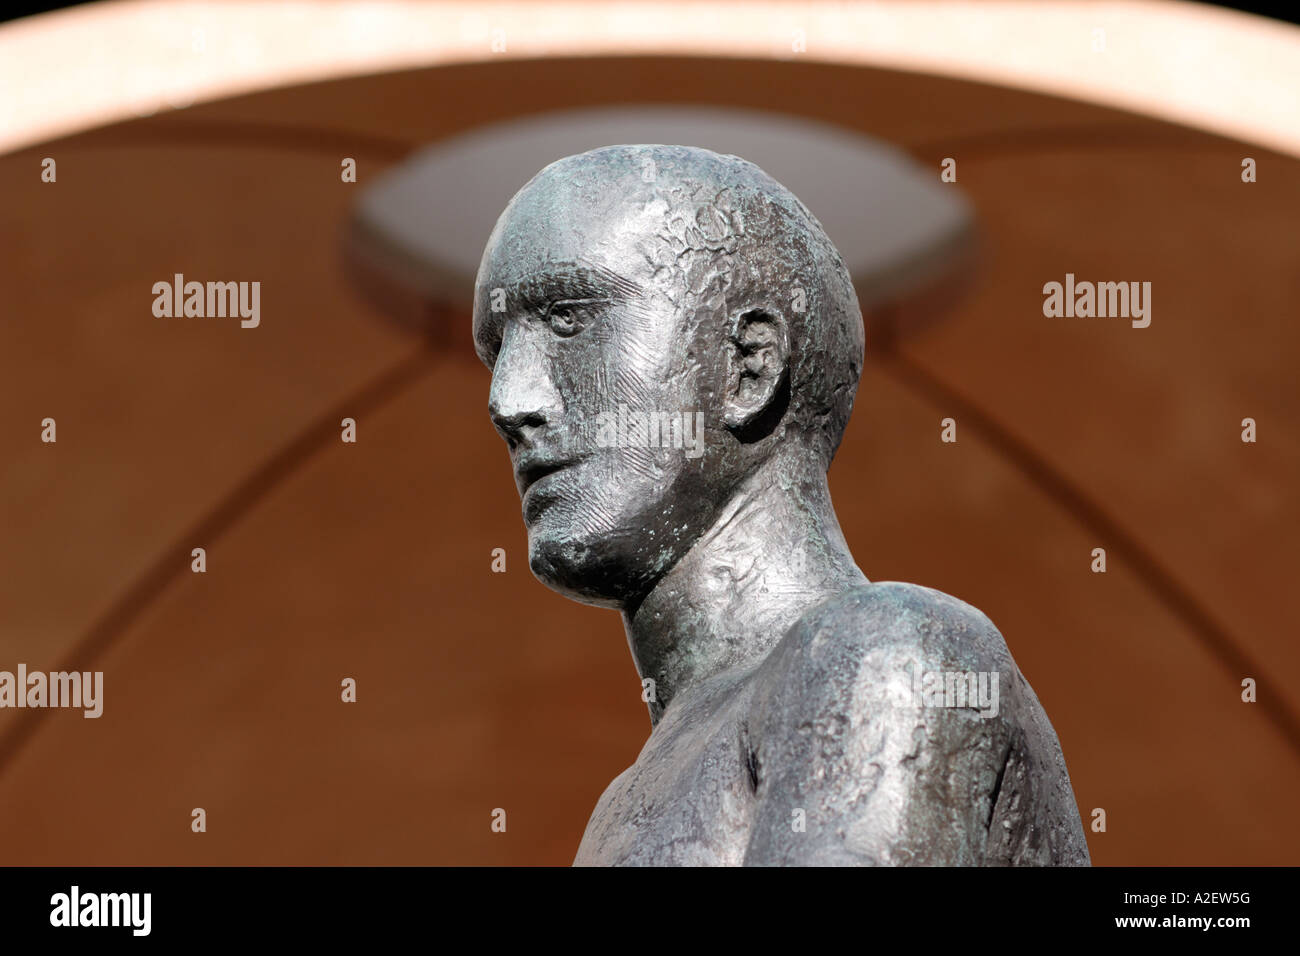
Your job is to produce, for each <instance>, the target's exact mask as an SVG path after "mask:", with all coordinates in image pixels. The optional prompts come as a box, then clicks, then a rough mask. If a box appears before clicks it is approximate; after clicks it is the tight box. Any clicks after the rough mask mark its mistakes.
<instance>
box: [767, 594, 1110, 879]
mask: <svg viewBox="0 0 1300 956" xmlns="http://www.w3.org/2000/svg"><path fill="white" fill-rule="evenodd" d="M752 687H753V697H752V698H751V699H750V706H749V709H748V724H747V731H748V734H749V740H750V746H751V749H752V752H753V754H754V762H755V764H756V765H757V767H758V773H757V777H758V783H757V790H758V793H759V795H760V797H762V798H763V799H762V810H761V812H760V814H759V818H758V820H757V822H756V825H755V828H754V832H753V835H752V838H751V842H750V845H749V847H748V850H747V855H746V860H747V861H748V862H754V863H773V862H776V863H790V862H812V863H819V864H820V863H861V862H872V863H878V864H880V863H884V864H899V863H926V864H963V865H971V864H974V865H984V864H991V863H1001V864H1007V863H1010V864H1033V865H1047V864H1060V863H1084V864H1086V863H1087V859H1088V857H1087V848H1086V843H1085V842H1084V839H1083V834H1082V829H1081V826H1080V822H1079V818H1078V812H1077V808H1076V806H1075V804H1074V799H1073V794H1072V792H1071V789H1070V784H1069V776H1068V774H1067V773H1066V770H1065V764H1064V760H1063V758H1062V756H1061V752H1060V745H1059V743H1058V741H1057V739H1056V735H1055V732H1054V731H1053V730H1052V728H1051V725H1050V723H1048V721H1047V718H1046V715H1045V714H1043V712H1042V708H1041V706H1040V705H1039V704H1038V700H1037V698H1036V697H1035V696H1034V692H1033V690H1032V688H1030V687H1029V684H1028V683H1027V682H1026V681H1025V679H1024V677H1023V676H1022V675H1021V674H1020V671H1019V669H1018V668H1017V667H1016V664H1015V661H1014V660H1013V659H1012V657H1011V654H1010V652H1009V651H1008V649H1007V645H1006V642H1005V641H1004V640H1003V638H1002V635H1001V634H1000V633H998V630H997V628H995V627H994V626H993V623H992V622H991V621H990V620H989V619H988V618H987V617H986V616H985V615H984V614H983V613H981V612H980V611H978V610H977V609H975V608H973V607H971V606H970V605H969V604H966V603H965V602H963V601H960V600H958V599H957V598H954V597H951V596H950V595H947V594H943V593H942V592H939V591H935V590H932V589H930V588H925V587H918V586H916V585H912V584H898V583H892V582H890V583H882V584H868V585H863V586H861V587H855V588H852V589H850V590H848V591H846V592H844V593H842V594H839V595H836V596H835V597H834V598H831V599H829V600H827V601H825V602H823V603H822V604H820V605H818V606H817V607H814V608H811V609H810V610H808V611H807V612H806V613H805V614H804V615H803V616H802V617H801V618H800V620H799V621H798V622H797V623H796V624H795V625H794V626H793V627H792V628H790V630H789V631H788V632H787V634H786V635H785V636H784V638H783V639H782V640H781V641H780V643H778V644H777V646H776V647H775V648H774V649H773V651H772V653H771V654H770V655H769V656H768V658H767V659H766V660H765V661H764V662H763V664H762V665H761V666H760V668H759V670H758V671H756V672H755V674H754V680H753V684H752ZM792 813H799V814H803V816H801V817H799V818H798V819H800V820H802V821H804V826H805V827H806V832H794V831H792V829H791V822H790V821H791V815H792Z"/></svg>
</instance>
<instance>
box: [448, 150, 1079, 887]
mask: <svg viewBox="0 0 1300 956" xmlns="http://www.w3.org/2000/svg"><path fill="white" fill-rule="evenodd" d="M474 338H475V345H476V349H477V351H478V353H479V356H480V357H481V358H482V360H483V361H484V363H485V364H486V365H487V366H488V367H489V368H490V369H491V370H492V373H493V374H492V387H491V393H490V398H489V411H490V414H491V417H492V420H493V422H494V424H495V426H496V428H497V430H498V431H499V432H500V433H501V435H502V436H503V437H504V438H505V440H506V442H507V445H508V446H509V450H510V457H511V461H512V463H513V466H514V470H515V476H516V482H517V486H518V488H519V492H520V496H521V499H522V510H523V517H524V522H525V524H526V526H527V529H528V538H529V564H530V567H531V568H532V570H533V572H534V573H535V574H536V575H537V577H538V578H539V579H541V580H542V581H543V582H544V583H546V584H547V585H548V586H550V587H551V588H553V589H554V590H556V591H558V592H560V593H562V594H565V595H567V596H569V597H571V598H573V599H575V600H578V601H582V602H585V603H589V604H594V605H599V606H603V607H614V608H618V609H620V610H621V612H622V615H623V619H624V623H625V626H626V630H627V635H628V642H629V646H630V647H631V650H632V655H633V659H634V661H635V663H636V666H637V670H638V672H639V673H640V675H641V677H642V678H643V681H644V684H645V687H646V689H647V700H648V702H649V706H650V717H651V722H652V725H653V730H652V733H651V735H650V738H649V740H648V741H647V743H646V745H645V747H644V749H643V750H642V752H641V754H640V756H639V757H638V758H637V760H636V762H635V763H634V764H633V766H632V767H630V768H628V770H626V771H625V772H624V773H623V774H621V775H620V776H619V777H618V778H617V779H615V780H614V782H613V783H611V784H610V786H609V787H608V789H607V790H606V791H605V793H604V794H603V795H602V797H601V798H600V801H599V803H598V805H597V807H596V810H595V812H594V813H593V815H592V817H591V820H590V822H589V823H588V826H587V830H586V833H585V835H584V837H583V840H582V844H581V846H580V848H579V850H578V854H577V858H576V860H575V862H576V863H579V864H883V865H896V864H954V865H997V864H1013V865H1086V864H1087V863H1088V861H1089V858H1088V851H1087V845H1086V843H1085V841H1084V837H1083V830H1082V826H1081V823H1080V819H1079V815H1078V810H1077V807H1076V805H1075V802H1074V795H1073V792H1072V790H1071V787H1070V782H1069V777H1068V774H1067V772H1066V768H1065V762H1064V759H1063V757H1062V755H1061V750H1060V745H1059V743H1058V741H1057V737H1056V734H1055V732H1054V731H1053V729H1052V727H1051V724H1050V723H1049V722H1048V720H1047V717H1046V715H1045V713H1044V712H1043V709H1042V707H1041V706H1040V705H1039V703H1038V700H1037V698H1036V697H1035V695H1034V692H1033V690H1032V689H1031V688H1030V686H1029V684H1028V682H1026V681H1025V679H1024V677H1023V676H1021V674H1020V672H1019V670H1018V669H1017V668H1016V665H1015V663H1014V661H1013V660H1012V658H1011V655H1010V653H1009V652H1008V650H1007V647H1006V644H1005V642H1004V641H1003V639H1002V636H1001V635H1000V634H999V633H998V631H997V630H996V629H995V628H994V627H993V625H992V624H991V623H990V622H989V621H988V619H987V618H986V617H984V615H982V614H981V613H980V612H979V611H977V610H975V609H974V608H972V607H970V606H969V605H966V604H964V603H962V602H960V601H958V600H956V599H955V598H952V597H949V596H948V595H945V594H942V593H940V592H937V591H933V590H930V589H927V588H922V587H918V586H915V585H909V584H898V583H880V584H877V583H871V582H869V581H868V580H867V579H866V577H865V576H864V575H863V574H862V572H861V571H860V570H859V569H858V568H857V566H856V564H855V563H854V561H853V557H852V555H851V554H850V552H849V548H848V545H847V544H846V542H845V540H844V536H843V534H842V533H841V531H840V527H839V524H838V522H837V520H836V518H835V512H834V510H833V508H832V505H831V500H830V494H829V491H828V488H827V483H826V471H827V468H828V467H829V465H830V462H831V459H832V457H833V456H834V453H835V450H836V448H837V447H838V445H839V442H840V438H841V437H842V435H843V432H844V428H845V426H846V424H847V422H848V418H849V414H850V411H851V409H852V406H853V399H854V395H855V392H856V389H857V383H858V378H859V375H860V373H861V370H862V356H863V331H862V318H861V313H860V310H859V307H858V301H857V297H856V294H855V293H854V290H853V285H852V282H851V280H850V278H849V275H848V271H847V269H846V268H845V266H844V263H843V261H842V259H841V257H840V255H839V253H838V252H837V251H836V249H835V248H834V246H833V245H832V244H831V242H830V240H829V239H828V238H827V237H826V235H825V233H824V231H823V230H822V228H821V226H820V224H819V223H818V222H817V220H816V219H815V218H814V217H813V216H812V214H811V213H809V212H808V210H807V209H806V208H804V206H803V204H802V203H800V202H799V200H798V199H797V198H795V197H794V196H793V195H792V194H791V193H790V192H789V191H788V190H786V189H785V188H784V187H782V186H781V185H780V184H779V183H777V182H776V181H775V180H773V179H771V178H770V177H769V176H767V175H766V174H765V173H764V172H763V171H762V170H760V169H759V168H758V167H757V166H755V165H753V164H752V163H749V162H746V161H745V160H743V159H740V158H738V157H735V156H722V155H719V154H716V153H712V152H709V151H708V150H703V149H697V148H692V147H682V146H657V145H630V146H612V147H606V148H604V149H598V150H593V151H591V152H587V153H583V154H581V155H578V156H571V157H568V158H566V159H563V160H560V161H558V162H556V163H553V164H551V165H550V166H548V167H546V168H545V169H544V170H542V171H541V172H540V173H538V174H537V175H536V176H535V177H534V178H533V179H532V180H531V181H530V182H529V183H528V184H527V185H525V186H524V187H523V189H521V190H520V191H519V193H518V194H516V196H515V197H514V199H512V200H511V202H510V204H509V205H508V206H507V208H506V210H505V211H504V212H503V213H502V215H501V217H500V219H499V220H498V222H497V225H496V228H495V229H494V230H493V233H492V236H491V238H490V239H489V241H488V244H487V248H486V250H485V252H484V254H483V260H482V264H481V266H480V270H479V275H478V280H477V283H476V288H475V297H474Z"/></svg>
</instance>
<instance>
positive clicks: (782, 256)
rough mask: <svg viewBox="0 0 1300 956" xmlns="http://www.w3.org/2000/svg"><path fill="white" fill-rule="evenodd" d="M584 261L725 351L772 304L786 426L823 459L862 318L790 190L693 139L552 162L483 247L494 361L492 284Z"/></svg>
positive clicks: (479, 291) (484, 354)
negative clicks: (784, 371)
mask: <svg viewBox="0 0 1300 956" xmlns="http://www.w3.org/2000/svg"><path fill="white" fill-rule="evenodd" d="M524 223H527V227H526V228H525V227H523V224H524ZM578 258H582V259H585V260H588V261H589V264H590V265H601V266H606V267H608V268H609V269H610V271H611V272H613V273H616V275H617V276H618V278H619V279H621V280H623V284H624V285H626V286H627V287H628V289H629V290H630V289H631V288H633V287H635V288H636V290H637V291H638V292H641V291H644V292H647V293H650V292H653V293H654V294H655V295H658V296H662V297H663V298H664V299H665V300H666V301H667V302H668V303H669V304H670V305H671V307H672V308H674V309H676V310H678V311H679V312H680V313H681V315H682V317H683V318H684V319H685V320H686V322H685V324H686V326H687V328H688V330H689V331H691V332H693V333H697V334H707V333H708V331H709V330H710V329H712V330H713V331H714V333H715V342H716V345H717V347H718V348H719V349H721V348H722V347H723V346H724V344H725V342H726V340H727V339H728V338H733V339H734V338H735V336H736V333H737V331H738V329H737V326H738V325H739V324H740V323H739V320H740V316H741V315H742V314H743V313H744V312H745V311H746V310H748V311H754V310H760V311H761V310H767V311H768V312H770V313H771V316H772V318H774V319H777V320H778V321H779V322H780V323H781V324H782V325H783V326H784V328H785V335H786V336H787V338H788V345H789V356H788V387H789V393H790V394H789V399H790V402H789V408H788V412H789V414H790V416H791V422H792V423H797V425H798V426H799V430H800V431H801V432H802V433H803V434H804V436H805V437H806V438H807V439H808V440H809V443H810V445H811V446H812V447H813V448H814V449H815V450H816V451H817V452H819V454H820V456H821V458H822V461H823V465H824V466H827V465H829V463H830V460H831V458H832V457H833V455H834V453H835V449H836V448H837V447H838V446H839V442H840V439H841V437H842V436H843V433H844V428H845V426H846V425H847V423H848V418H849V414H850V412H851V410H852V407H853V398H854V395H855V393H856V391H857V385H858V379H859V376H860V374H861V370H862V353H863V329H862V315H861V311H860V309H859V307H858V300H857V296H856V294H855V293H854V290H853V283H852V280H851V279H850V277H849V274H848V270H847V269H846V267H845V265H844V261H843V259H841V257H840V254H839V252H838V251H837V250H836V249H835V247H834V245H832V244H831V241H830V239H829V238H828V237H827V236H826V233H825V231H824V230H823V229H822V226H821V224H820V223H819V222H818V221H817V219H816V218H815V217H814V216H813V215H812V214H811V213H810V212H809V211H808V209H807V208H806V207H805V206H804V205H803V203H801V202H800V201H799V199H798V198H796V197H795V196H794V194H793V193H791V192H790V191H789V190H788V189H786V188H785V187H784V186H782V185H781V184H780V183H778V182H777V181H776V180H774V179H773V178H772V177H770V176H769V175H767V174H766V173H765V172H763V170H761V169H759V168H758V167H757V166H756V165H754V164H753V163H751V162H749V161H747V160H744V159H741V158H740V157H738V156H727V155H721V154H718V153H714V152H712V151H710V150H706V149H700V148H698V147H689V146H662V145H628V146H608V147H604V148H601V149H596V150H592V151H590V152H587V153H581V154H578V155H575V156H570V157H567V158H565V159H561V160H558V161H557V162H554V163H552V164H551V165H549V166H547V167H546V168H545V169H543V170H542V171H541V172H539V173H538V174H537V175H536V176H534V177H533V178H532V180H530V181H529V182H528V183H527V184H526V185H525V186H524V187H523V188H522V189H521V190H520V191H519V192H518V193H517V194H516V196H515V197H514V199H512V200H511V202H510V204H509V206H507V208H506V210H505V212H504V213H503V214H502V215H501V217H500V219H499V220H498V222H497V226H496V229H495V230H494V231H493V234H492V237H491V239H490V240H489V242H488V246H487V250H486V252H485V254H484V258H483V263H482V266H481V268H480V272H479V279H478V286H477V288H476V295H475V312H474V316H475V318H474V325H475V342H476V347H477V349H478V353H479V356H480V358H482V360H483V361H484V362H485V363H486V364H487V365H488V367H489V368H491V367H492V364H493V362H494V361H495V357H496V353H497V349H498V348H499V343H500V335H501V329H502V328H503V324H502V323H503V320H504V318H505V316H506V314H507V313H502V312H496V313H494V312H492V311H491V302H490V292H491V287H490V286H488V287H485V282H488V283H490V282H491V281H494V280H492V279H491V277H492V276H497V277H501V276H503V275H504V274H507V273H514V274H518V275H519V276H520V277H523V278H526V277H528V276H538V275H543V274H545V273H546V272H547V270H548V269H550V268H552V267H553V266H554V265H555V263H556V262H557V261H559V260H576V259H578ZM507 264H508V268H499V267H501V266H506V265H507ZM576 264H577V263H576V262H575V265H576ZM497 288H502V287H500V286H498V287H497ZM504 291H505V292H506V293H507V294H509V293H510V292H511V291H512V290H510V289H504ZM515 291H518V292H520V293H523V294H522V295H520V296H517V297H516V298H517V299H520V300H522V299H523V298H526V293H527V292H528V291H530V290H528V289H527V287H526V285H525V287H522V288H520V289H518V290H515ZM519 304H523V303H522V301H521V302H520V303H519ZM507 312H508V310H507ZM716 333H721V334H716ZM694 337H695V336H694V335H692V338H694ZM701 346H702V347H704V348H707V342H702V343H701ZM696 358H697V360H705V356H704V355H703V354H697V356H696Z"/></svg>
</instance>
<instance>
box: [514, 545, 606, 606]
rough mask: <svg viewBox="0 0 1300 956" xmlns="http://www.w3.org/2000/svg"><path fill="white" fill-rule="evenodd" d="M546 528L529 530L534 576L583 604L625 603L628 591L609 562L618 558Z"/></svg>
mask: <svg viewBox="0 0 1300 956" xmlns="http://www.w3.org/2000/svg"><path fill="white" fill-rule="evenodd" d="M547 531H548V529H544V528H539V527H533V528H530V529H529V531H528V567H529V570H531V571H532V572H533V576H534V577H536V578H537V580H539V581H541V582H542V583H543V584H545V585H546V586H547V587H548V588H550V589H551V590H552V591H555V592H556V593H557V594H562V595H563V596H564V597H566V598H569V599H570V600H572V601H578V602H580V603H582V604H590V605H593V606H595V607H609V608H622V607H623V606H624V605H625V604H626V603H627V600H628V593H627V591H626V589H625V587H620V586H619V583H618V581H619V577H620V575H619V574H618V573H617V572H616V571H615V569H614V567H613V566H611V565H615V564H616V563H617V562H612V561H610V559H609V557H608V556H604V557H602V556H601V555H600V554H598V553H597V550H596V549H595V548H593V547H589V546H587V545H585V544H583V543H581V542H579V541H576V540H574V539H573V538H572V537H568V536H563V537H562V536H557V535H553V534H548V533H547Z"/></svg>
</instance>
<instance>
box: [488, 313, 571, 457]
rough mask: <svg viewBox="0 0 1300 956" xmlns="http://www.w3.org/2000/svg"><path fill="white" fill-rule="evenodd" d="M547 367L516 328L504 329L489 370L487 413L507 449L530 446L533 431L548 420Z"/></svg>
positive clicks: (550, 402) (551, 399)
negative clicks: (489, 387)
mask: <svg viewBox="0 0 1300 956" xmlns="http://www.w3.org/2000/svg"><path fill="white" fill-rule="evenodd" d="M548 369H549V363H547V362H546V361H545V357H544V356H543V355H539V354H537V351H536V350H535V349H533V348H531V347H530V346H529V344H528V342H527V341H526V339H525V337H524V336H522V335H520V334H518V329H517V327H512V328H507V330H506V334H505V337H504V340H503V341H502V343H501V351H500V352H499V353H498V355H497V360H496V365H495V366H494V367H493V369H492V390H491V392H490V394H489V396H488V415H489V416H491V418H492V424H493V425H494V426H495V427H496V430H497V432H498V433H499V434H500V435H501V437H502V438H504V439H505V440H506V444H507V445H509V446H510V449H511V451H513V450H514V449H515V447H516V446H518V445H521V444H522V445H525V446H528V445H531V444H532V439H533V436H534V434H535V433H536V432H537V431H538V430H539V429H541V428H543V427H544V426H545V425H546V424H547V423H548V419H549V415H548V412H549V410H550V409H552V408H553V406H554V404H555V392H554V389H553V388H552V387H551V383H550V380H549V375H548Z"/></svg>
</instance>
